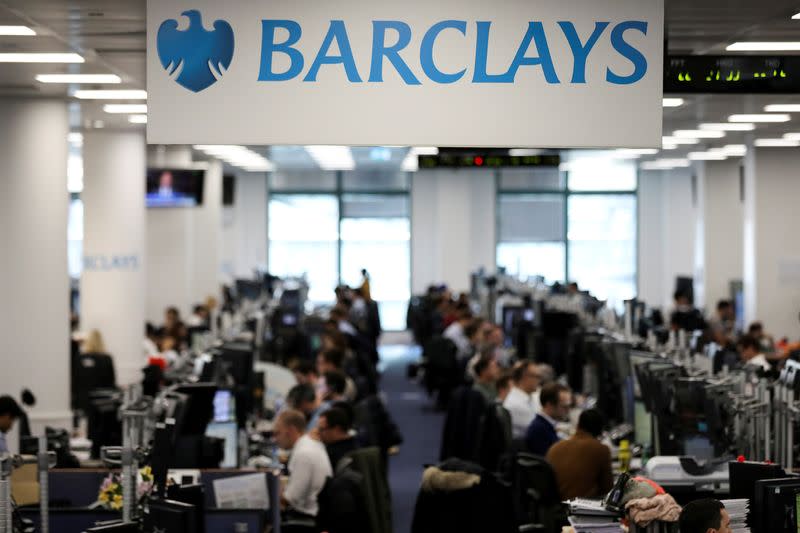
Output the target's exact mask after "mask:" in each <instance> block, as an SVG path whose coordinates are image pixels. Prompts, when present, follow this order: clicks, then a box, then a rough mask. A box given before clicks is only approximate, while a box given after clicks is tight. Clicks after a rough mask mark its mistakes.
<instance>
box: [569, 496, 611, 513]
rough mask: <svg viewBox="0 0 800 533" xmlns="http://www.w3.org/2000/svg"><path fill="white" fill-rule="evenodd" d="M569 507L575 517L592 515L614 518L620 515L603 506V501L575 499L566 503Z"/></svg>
mask: <svg viewBox="0 0 800 533" xmlns="http://www.w3.org/2000/svg"><path fill="white" fill-rule="evenodd" d="M564 503H566V504H567V505H568V506H569V511H570V513H572V514H574V515H592V516H608V517H614V516H617V514H618V513H615V512H612V511H609V510H607V509H606V507H605V505H603V501H602V500H589V499H586V498H575V499H574V500H569V501H566V502H564Z"/></svg>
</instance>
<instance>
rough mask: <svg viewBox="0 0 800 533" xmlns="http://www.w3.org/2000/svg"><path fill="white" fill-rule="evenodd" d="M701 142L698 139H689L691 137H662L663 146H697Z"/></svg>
mask: <svg viewBox="0 0 800 533" xmlns="http://www.w3.org/2000/svg"><path fill="white" fill-rule="evenodd" d="M699 142H700V141H698V140H697V139H695V138H689V137H662V138H661V144H667V145H669V144H697V143H699Z"/></svg>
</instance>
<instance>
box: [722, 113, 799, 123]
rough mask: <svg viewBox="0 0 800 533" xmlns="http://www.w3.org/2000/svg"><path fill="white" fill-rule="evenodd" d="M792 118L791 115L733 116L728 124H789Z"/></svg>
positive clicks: (729, 118)
mask: <svg viewBox="0 0 800 533" xmlns="http://www.w3.org/2000/svg"><path fill="white" fill-rule="evenodd" d="M790 120H792V117H790V116H789V115H762V114H756V115H731V116H729V117H728V122H755V123H758V122H789V121H790Z"/></svg>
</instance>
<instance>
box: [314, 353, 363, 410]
mask: <svg viewBox="0 0 800 533" xmlns="http://www.w3.org/2000/svg"><path fill="white" fill-rule="evenodd" d="M345 358H346V354H345V351H344V350H336V349H333V350H322V351H320V352H319V355H317V374H318V375H320V376H324V375H325V374H326V373H328V372H342V373H343V375H344V378H345V385H346V388H345V396H346V397H347V399H348V400H350V401H353V400H355V399H356V393H357V391H356V384H355V382H354V381H353V380H352V379H351V378H350V376H348V375H347V374H344V363H345Z"/></svg>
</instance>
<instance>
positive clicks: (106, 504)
mask: <svg viewBox="0 0 800 533" xmlns="http://www.w3.org/2000/svg"><path fill="white" fill-rule="evenodd" d="M136 481H137V482H136V501H137V503H138V504H139V505H142V504H143V503H144V500H145V498H147V497H148V496H149V495H150V493H151V492H152V491H153V471H152V470H151V469H150V467H149V466H146V467H144V468H142V469H141V470H139V473H138V476H137V480H136ZM95 506H96V507H102V508H104V509H109V510H112V511H120V510H122V476H121V475H120V474H119V473H115V472H112V473H110V474H109V475H108V476H107V477H106V478H105V479H104V480H103V483H102V484H101V485H100V491H99V493H98V495H97V502H96V504H95Z"/></svg>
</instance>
